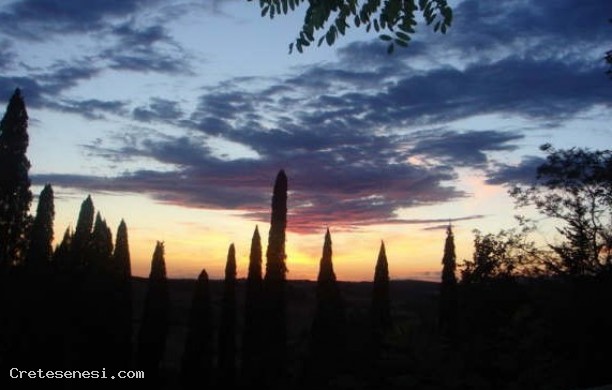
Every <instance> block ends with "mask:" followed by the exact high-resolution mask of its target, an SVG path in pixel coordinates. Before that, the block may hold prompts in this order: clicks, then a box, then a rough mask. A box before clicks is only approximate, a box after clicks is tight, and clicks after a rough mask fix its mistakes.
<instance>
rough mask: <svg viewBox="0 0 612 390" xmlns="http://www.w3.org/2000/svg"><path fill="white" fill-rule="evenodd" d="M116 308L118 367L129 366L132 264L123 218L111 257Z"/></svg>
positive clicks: (115, 327)
mask: <svg viewBox="0 0 612 390" xmlns="http://www.w3.org/2000/svg"><path fill="white" fill-rule="evenodd" d="M111 262H112V264H111V273H112V286H113V289H112V291H110V293H111V297H112V299H113V303H112V307H113V308H114V315H113V317H114V321H113V323H112V326H113V339H114V344H115V349H116V353H117V354H116V361H117V364H116V365H117V366H118V367H128V366H129V364H130V360H131V354H132V342H131V340H132V266H131V260H130V248H129V243H128V233H127V225H126V224H125V221H124V220H123V219H122V220H121V222H120V223H119V227H118V228H117V237H116V241H115V251H114V253H113V256H112V258H111Z"/></svg>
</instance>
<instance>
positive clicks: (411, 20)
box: [259, 0, 453, 53]
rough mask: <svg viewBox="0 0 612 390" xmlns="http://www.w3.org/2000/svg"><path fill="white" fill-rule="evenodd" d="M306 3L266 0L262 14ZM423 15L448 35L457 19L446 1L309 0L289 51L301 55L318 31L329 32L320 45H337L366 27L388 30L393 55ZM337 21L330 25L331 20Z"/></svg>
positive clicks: (273, 14) (280, 11)
mask: <svg viewBox="0 0 612 390" xmlns="http://www.w3.org/2000/svg"><path fill="white" fill-rule="evenodd" d="M302 2H305V0H262V1H259V6H260V8H261V15H262V16H266V15H269V16H270V18H274V16H275V15H280V14H287V13H289V12H291V11H294V10H295V9H296V8H298V6H299V5H300V4H301V3H302ZM418 12H420V13H421V14H422V17H423V18H424V19H425V22H426V23H427V24H428V25H431V24H433V26H434V28H433V29H434V31H441V32H442V33H445V32H446V30H447V29H448V28H449V27H450V25H451V22H452V20H453V12H452V9H451V7H450V6H449V5H448V4H447V2H446V0H419V1H418V2H417V0H411V1H398V0H396V1H384V2H381V1H365V0H364V1H359V0H327V1H308V8H307V9H306V14H305V17H304V24H303V25H302V28H301V30H300V33H299V36H298V37H297V38H296V40H295V42H293V43H291V44H290V45H289V51H291V50H293V47H294V45H295V48H296V49H297V50H298V51H299V52H300V53H301V52H302V51H303V50H304V47H306V46H310V45H311V44H314V42H315V39H317V38H315V34H316V32H317V31H318V30H321V29H327V32H325V34H323V35H322V36H321V37H318V43H317V44H318V45H319V46H320V45H321V44H323V42H324V41H325V42H326V43H327V44H328V45H329V46H331V45H333V44H334V42H335V41H336V39H337V38H338V37H339V36H340V35H344V34H345V32H346V31H347V30H349V27H350V25H351V22H352V24H353V27H354V28H359V27H360V26H362V27H365V29H366V32H369V31H370V30H373V31H376V33H378V32H379V31H380V30H383V31H384V30H387V31H388V32H389V34H392V36H391V35H387V34H381V35H380V38H381V39H382V40H383V41H386V42H389V49H388V51H389V52H392V51H393V48H394V45H395V44H397V45H399V46H402V47H403V46H407V45H408V42H409V41H410V35H412V34H413V33H414V32H415V26H416V25H417V14H418ZM330 19H331V20H333V21H332V22H330V21H329V20H330Z"/></svg>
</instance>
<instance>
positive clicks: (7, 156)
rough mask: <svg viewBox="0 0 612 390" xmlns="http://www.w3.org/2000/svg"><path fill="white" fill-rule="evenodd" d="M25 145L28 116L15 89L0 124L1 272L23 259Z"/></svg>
mask: <svg viewBox="0 0 612 390" xmlns="http://www.w3.org/2000/svg"><path fill="white" fill-rule="evenodd" d="M28 143H29V136H28V113H27V111H26V106H25V102H24V100H23V97H22V96H21V90H20V89H19V88H17V89H16V90H15V92H14V93H13V96H12V97H11V99H10V101H9V104H8V106H7V108H6V112H5V114H4V117H3V118H2V121H0V270H2V269H3V268H4V267H6V266H10V265H15V264H20V263H22V262H23V261H24V258H25V256H26V250H27V237H26V232H27V230H28V227H29V224H30V223H31V221H30V217H29V215H28V212H29V210H30V202H31V201H32V192H31V191H30V178H29V176H28V171H29V170H30V161H29V160H28V158H27V157H26V152H27V149H28Z"/></svg>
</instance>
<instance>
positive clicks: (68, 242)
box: [52, 227, 72, 270]
mask: <svg viewBox="0 0 612 390" xmlns="http://www.w3.org/2000/svg"><path fill="white" fill-rule="evenodd" d="M71 248H72V232H71V231H70V228H69V227H68V228H66V231H65V232H64V236H63V237H62V241H61V242H60V243H59V244H58V245H57V246H56V247H55V250H54V251H53V260H52V263H53V267H54V268H55V269H59V270H64V269H66V268H67V267H69V266H70V265H71V264H72V261H71V260H70V256H71V255H72V249H71Z"/></svg>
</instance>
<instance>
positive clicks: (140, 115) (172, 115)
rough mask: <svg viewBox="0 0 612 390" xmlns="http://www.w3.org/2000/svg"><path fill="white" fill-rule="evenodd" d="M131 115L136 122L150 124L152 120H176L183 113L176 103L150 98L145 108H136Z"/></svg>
mask: <svg viewBox="0 0 612 390" xmlns="http://www.w3.org/2000/svg"><path fill="white" fill-rule="evenodd" d="M132 115H133V117H134V119H136V120H139V121H143V122H151V121H154V120H178V119H180V118H181V117H182V116H183V115H184V113H183V111H182V110H181V108H180V107H179V105H178V103H177V102H173V101H170V100H166V99H162V98H152V99H151V100H150V102H149V104H148V105H147V106H142V107H136V108H135V109H134V110H133V112H132Z"/></svg>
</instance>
